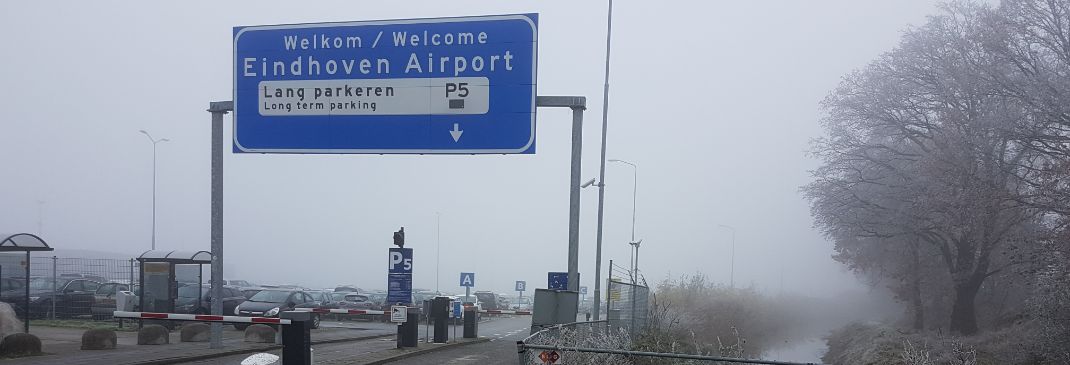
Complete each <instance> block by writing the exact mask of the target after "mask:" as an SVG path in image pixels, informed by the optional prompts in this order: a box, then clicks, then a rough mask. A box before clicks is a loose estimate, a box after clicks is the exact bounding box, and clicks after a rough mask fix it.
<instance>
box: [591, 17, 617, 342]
mask: <svg viewBox="0 0 1070 365" xmlns="http://www.w3.org/2000/svg"><path fill="white" fill-rule="evenodd" d="M612 34H613V0H609V9H607V10H606V76H605V79H604V81H605V84H604V88H603V89H602V157H601V159H600V160H599V161H600V164H599V166H598V234H597V238H596V243H595V254H594V303H593V304H594V320H596V321H597V320H599V315H601V313H602V212H603V211H602V207H603V203H604V202H605V199H606V184H605V182H606V129H607V128H608V127H609V46H610V40H611V39H612V37H611V35H612Z"/></svg>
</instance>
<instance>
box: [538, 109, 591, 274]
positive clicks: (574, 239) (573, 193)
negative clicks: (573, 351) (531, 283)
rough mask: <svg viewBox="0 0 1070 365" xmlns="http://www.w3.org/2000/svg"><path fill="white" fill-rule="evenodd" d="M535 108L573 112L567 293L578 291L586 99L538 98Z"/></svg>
mask: <svg viewBox="0 0 1070 365" xmlns="http://www.w3.org/2000/svg"><path fill="white" fill-rule="evenodd" d="M535 106H538V107H548V108H570V109H572V166H571V167H572V169H571V170H572V173H571V179H570V180H569V199H568V203H569V204H568V290H570V291H577V292H578V291H579V290H580V280H579V279H580V277H579V265H580V258H579V256H580V154H581V152H582V146H583V111H584V110H585V109H587V98H585V97H582V96H539V97H537V98H536V102H535Z"/></svg>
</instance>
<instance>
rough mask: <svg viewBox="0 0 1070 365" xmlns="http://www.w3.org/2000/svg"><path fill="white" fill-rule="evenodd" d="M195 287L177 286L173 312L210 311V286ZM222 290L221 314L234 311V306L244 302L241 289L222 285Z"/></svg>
mask: <svg viewBox="0 0 1070 365" xmlns="http://www.w3.org/2000/svg"><path fill="white" fill-rule="evenodd" d="M197 289H198V288H197V286H196V285H187V286H183V287H181V288H178V297H177V298H176V299H175V313H188V314H209V313H211V312H212V288H211V287H210V286H207V285H206V286H203V287H201V288H200V290H197ZM222 290H223V314H225V315H229V314H231V313H234V308H237V307H238V305H240V304H242V303H244V302H245V294H242V292H241V290H238V288H237V287H233V286H224V287H223V288H222ZM198 292H199V293H198ZM198 299H199V301H198Z"/></svg>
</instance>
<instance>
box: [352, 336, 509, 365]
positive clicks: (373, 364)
mask: <svg viewBox="0 0 1070 365" xmlns="http://www.w3.org/2000/svg"><path fill="white" fill-rule="evenodd" d="M484 342H490V338H489V337H480V338H477V339H474V340H467V341H461V342H451V343H446V344H442V345H434V346H425V347H424V348H419V347H417V348H416V350H403V351H404V352H402V353H399V354H394V355H393V356H388V357H385V358H382V359H375V360H371V361H368V362H358V363H356V364H360V365H382V364H386V363H391V362H394V361H398V360H402V359H407V358H410V357H413V356H419V355H424V354H428V353H432V352H435V351H440V350H445V349H449V348H455V347H461V346H467V345H474V344H477V343H484ZM389 351H397V349H393V350H388V351H384V352H389Z"/></svg>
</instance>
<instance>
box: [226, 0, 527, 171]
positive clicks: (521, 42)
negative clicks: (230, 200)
mask: <svg viewBox="0 0 1070 365" xmlns="http://www.w3.org/2000/svg"><path fill="white" fill-rule="evenodd" d="M537 24H538V15H537V14H521V15H499V16H481V17H464V18H444V19H409V20H388V21H367V22H345V23H320V24H299V25H267V26H251V27H236V28H234V69H233V71H234V150H235V152H254V153H374V154H382V153H398V154H406V153H410V154H435V153H437V154H450V153H455V154H472V153H534V151H535V74H536V55H537V50H538V46H537V41H538V31H537V29H538V28H537Z"/></svg>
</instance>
